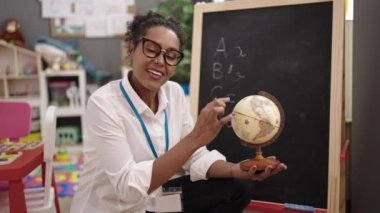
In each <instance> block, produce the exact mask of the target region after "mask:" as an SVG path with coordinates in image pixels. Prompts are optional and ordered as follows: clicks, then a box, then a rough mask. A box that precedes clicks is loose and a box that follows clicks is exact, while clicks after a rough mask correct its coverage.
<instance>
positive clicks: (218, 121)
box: [188, 97, 232, 147]
mask: <svg viewBox="0 0 380 213" xmlns="http://www.w3.org/2000/svg"><path fill="white" fill-rule="evenodd" d="M229 101H230V98H229V97H225V98H215V99H214V100H213V101H211V102H209V103H208V104H207V105H206V106H205V107H204V108H203V109H202V110H201V112H200V114H199V116H198V119H197V122H196V123H195V126H194V129H193V130H192V131H191V132H190V134H189V135H188V137H191V141H192V142H193V143H198V145H199V147H201V146H204V145H207V144H209V143H211V141H212V140H214V138H215V137H216V136H217V135H218V133H219V132H220V130H221V129H222V127H223V126H224V125H225V124H227V123H228V122H230V121H231V118H232V115H231V114H229V115H227V116H224V111H225V109H226V103H228V102H229Z"/></svg>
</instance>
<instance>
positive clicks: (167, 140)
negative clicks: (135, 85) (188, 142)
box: [119, 81, 169, 158]
mask: <svg viewBox="0 0 380 213" xmlns="http://www.w3.org/2000/svg"><path fill="white" fill-rule="evenodd" d="M119 85H120V89H121V92H122V93H123V95H124V97H125V99H127V101H128V103H129V105H130V106H131V108H132V110H133V112H134V113H135V115H136V117H137V119H138V120H139V121H140V124H141V127H142V129H143V131H144V134H145V137H146V140H147V141H148V144H149V147H150V149H151V150H152V153H153V155H154V157H156V158H158V155H157V152H156V149H155V148H154V146H153V142H152V139H151V138H150V136H149V132H148V129H147V128H146V126H145V123H144V121H143V119H142V118H141V116H140V114H139V113H138V112H137V109H136V107H135V105H134V104H133V102H132V100H131V99H130V98H129V96H128V94H127V91H125V89H124V87H123V84H122V83H121V81H120V84H119ZM164 113H165V145H166V147H165V151H166V152H167V151H168V148H169V127H168V115H167V114H166V110H164Z"/></svg>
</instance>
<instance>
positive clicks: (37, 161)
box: [0, 145, 60, 213]
mask: <svg viewBox="0 0 380 213" xmlns="http://www.w3.org/2000/svg"><path fill="white" fill-rule="evenodd" d="M43 151H44V147H43V145H42V146H39V147H37V148H35V149H32V150H24V151H22V152H23V153H22V155H21V156H20V157H19V158H17V159H16V160H15V161H13V162H12V163H10V164H7V165H0V181H8V193H9V209H10V212H11V213H21V212H25V213H26V212H27V210H26V202H25V195H24V184H23V181H22V180H23V178H24V177H26V176H27V175H28V174H29V173H30V172H32V171H33V170H34V169H35V168H37V167H38V166H39V165H42V171H43V172H42V179H43V182H44V181H45V180H44V173H45V163H44V153H43ZM53 177H54V172H53ZM52 186H53V187H54V189H56V186H55V180H54V178H52ZM54 191H55V196H54V202H55V206H56V211H57V213H59V212H60V211H59V203H58V193H57V190H54Z"/></svg>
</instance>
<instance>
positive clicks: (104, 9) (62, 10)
mask: <svg viewBox="0 0 380 213" xmlns="http://www.w3.org/2000/svg"><path fill="white" fill-rule="evenodd" d="M40 1H41V7H42V17H43V18H49V19H51V21H50V27H51V35H52V37H55V38H62V37H69V38H73V37H86V38H102V37H115V36H122V35H124V33H125V31H126V22H128V21H131V20H132V19H133V16H134V14H135V1H134V0H113V1H106V0H75V1H74V0H40Z"/></svg>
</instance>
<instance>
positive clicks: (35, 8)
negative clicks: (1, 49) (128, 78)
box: [0, 0, 160, 78]
mask: <svg viewBox="0 0 380 213" xmlns="http://www.w3.org/2000/svg"><path fill="white" fill-rule="evenodd" d="M135 1H136V12H137V13H138V14H141V13H144V12H146V11H147V10H149V9H150V8H152V7H154V6H155V5H156V4H157V3H158V2H159V1H160V0H149V1H141V0H140V1H139V0H135ZM0 5H1V6H0V29H1V31H3V28H4V21H5V20H6V19H7V18H11V17H13V18H16V19H18V20H19V22H20V24H21V31H22V33H23V35H24V37H25V40H26V42H27V48H29V49H34V44H35V42H36V41H37V39H38V38H39V37H40V36H50V21H49V20H48V19H43V18H42V17H41V3H40V1H39V0H1V3H0ZM61 40H63V41H64V40H65V39H61ZM121 40H122V38H91V39H85V38H84V39H79V50H80V51H81V53H82V55H83V57H84V58H85V59H86V60H89V61H90V62H91V63H93V64H94V65H95V67H96V68H97V69H101V70H106V71H108V72H111V73H112V75H113V76H114V78H119V77H121V72H120V64H121V49H120V48H121V47H120V45H121Z"/></svg>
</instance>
